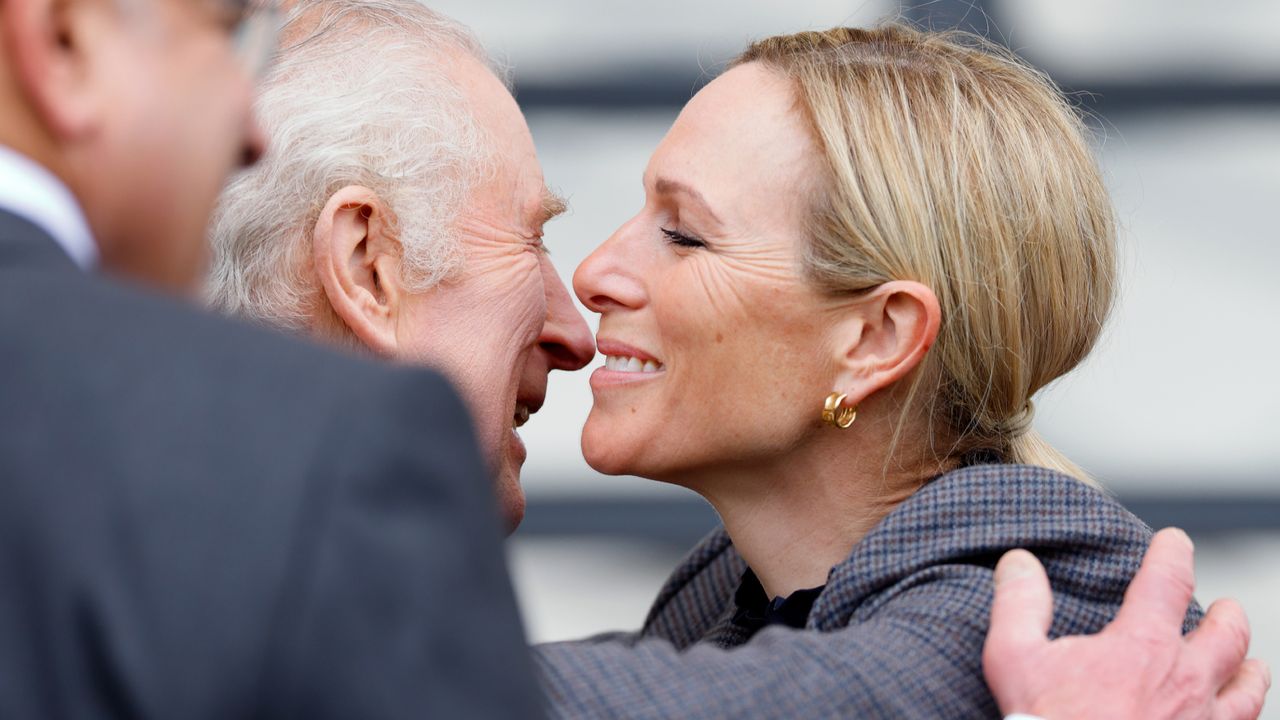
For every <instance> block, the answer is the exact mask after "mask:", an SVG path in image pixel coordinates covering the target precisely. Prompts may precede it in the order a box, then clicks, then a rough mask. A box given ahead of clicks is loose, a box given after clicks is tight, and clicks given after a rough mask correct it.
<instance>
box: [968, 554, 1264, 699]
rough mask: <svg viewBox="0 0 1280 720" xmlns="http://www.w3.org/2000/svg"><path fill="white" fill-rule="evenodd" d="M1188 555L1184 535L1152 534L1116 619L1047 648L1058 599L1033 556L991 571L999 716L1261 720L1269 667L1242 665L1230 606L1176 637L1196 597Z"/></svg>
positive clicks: (1221, 605)
mask: <svg viewBox="0 0 1280 720" xmlns="http://www.w3.org/2000/svg"><path fill="white" fill-rule="evenodd" d="M1192 552H1193V546H1192V544H1191V540H1190V539H1189V538H1188V537H1187V536H1186V534H1185V533H1183V532H1182V531H1181V530H1175V529H1165V530H1162V531H1160V532H1159V533H1156V535H1155V537H1154V538H1153V539H1152V541H1151V547H1150V549H1149V550H1148V551H1147V554H1146V557H1145V558H1144V559H1143V562H1142V568H1141V569H1140V570H1139V571H1138V573H1137V575H1135V576H1134V579H1133V583H1132V584H1131V585H1130V586H1129V590H1128V592H1127V593H1126V594H1125V600H1124V605H1123V606H1122V607H1121V608H1120V612H1119V614H1118V615H1117V616H1116V619H1115V620H1114V621H1113V622H1112V623H1111V624H1109V625H1108V626H1107V627H1106V628H1104V629H1103V630H1102V632H1100V633H1098V634H1097V635H1089V636H1072V637H1063V638H1058V639H1056V640H1052V641H1050V640H1049V639H1048V638H1047V633H1048V630H1049V624H1050V622H1051V621H1052V619H1053V596H1052V592H1051V590H1050V587H1049V581H1048V578H1047V576H1046V575H1045V572H1044V569H1043V568H1042V567H1041V566H1040V563H1039V562H1038V561H1037V560H1036V559H1035V556H1033V555H1032V554H1031V553H1028V552H1026V551H1025V550H1014V551H1012V552H1009V553H1006V554H1005V556H1004V557H1003V558H1002V559H1001V560H1000V563H999V565H997V567H996V575H995V583H996V589H995V601H994V603H993V605H992V608H991V630H990V633H989V634H988V636H987V643H986V647H985V649H984V652H983V670H984V674H985V675H986V679H987V684H988V685H989V686H990V687H991V692H992V694H993V695H994V696H995V698H996V701H997V702H998V703H999V704H1000V709H1001V711H1002V712H1005V713H1029V714H1031V715H1035V716H1038V717H1042V718H1046V719H1047V720H1071V719H1073V718H1092V717H1099V716H1106V717H1114V718H1169V719H1174V718H1177V719H1179V720H1182V719H1191V718H1205V719H1213V720H1228V719H1230V720H1235V719H1237V718H1256V717H1258V715H1259V714H1260V713H1261V712H1262V704H1263V699H1264V697H1265V696H1266V693H1267V690H1268V688H1269V687H1270V685H1271V676H1270V672H1269V670H1268V668H1267V666H1266V664H1265V663H1263V662H1262V661H1261V660H1257V659H1248V660H1246V659H1245V655H1246V654H1247V652H1248V649H1249V622H1248V620H1247V619H1246V617H1245V614H1244V611H1243V610H1242V609H1241V608H1240V606H1239V605H1238V604H1237V603H1236V602H1235V601H1232V600H1221V601H1218V602H1216V603H1214V604H1213V606H1212V607H1210V608H1209V612H1208V613H1207V614H1206V615H1205V618H1204V621H1203V622H1202V623H1201V624H1200V627H1199V628H1197V629H1196V630H1195V631H1194V632H1192V633H1191V634H1189V635H1187V636H1186V637H1183V635H1182V632H1181V629H1182V621H1183V616H1184V614H1185V613H1186V610H1187V605H1188V603H1189V602H1190V601H1191V594H1192V591H1193V590H1194V588H1195V575H1194V572H1193V567H1192Z"/></svg>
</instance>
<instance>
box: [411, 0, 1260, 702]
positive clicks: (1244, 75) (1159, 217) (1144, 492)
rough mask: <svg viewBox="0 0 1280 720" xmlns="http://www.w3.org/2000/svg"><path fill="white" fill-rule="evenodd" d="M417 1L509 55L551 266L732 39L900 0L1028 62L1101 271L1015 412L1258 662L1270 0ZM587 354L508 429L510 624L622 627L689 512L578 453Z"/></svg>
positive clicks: (544, 635) (684, 545)
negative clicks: (1221, 610) (547, 217)
mask: <svg viewBox="0 0 1280 720" xmlns="http://www.w3.org/2000/svg"><path fill="white" fill-rule="evenodd" d="M432 4H433V6H435V7H437V8H438V9H440V10H442V11H443V12H445V13H447V14H449V15H451V16H453V17H455V18H458V19H459V20H461V21H462V22H464V23H467V24H468V25H470V26H471V27H472V28H474V29H475V30H476V32H477V33H478V34H479V35H480V37H481V39H482V40H483V41H484V42H485V43H486V44H487V45H488V47H489V49H490V50H491V51H492V52H494V53H495V54H497V55H498V56H499V57H501V58H504V59H505V60H506V62H507V63H508V64H509V65H510V66H511V68H512V74H513V77H514V80H515V84H516V89H517V98H518V99H519V101H520V103H521V105H522V106H523V108H524V110H525V112H526V114H527V116H528V118H529V123H530V126H531V127H532V130H533V135H534V140H535V141H536V142H537V145H538V150H539V154H540V157H541V160H542V163H543V167H544V168H545V170H546V176H547V179H548V182H549V183H551V185H552V186H553V187H555V188H557V189H558V190H560V191H561V192H562V193H563V194H564V195H566V196H567V197H568V198H570V200H571V204H572V212H571V213H570V215H568V216H567V217H565V218H563V219H560V220H557V221H555V223H554V224H552V225H551V226H550V227H549V229H548V241H547V242H548V245H549V247H550V248H551V249H552V253H553V258H554V260H555V262H556V264H557V266H558V267H559V269H560V272H561V274H562V275H563V277H564V279H565V282H566V283H568V282H569V281H570V278H571V276H572V273H573V269H574V267H575V266H576V265H577V264H578V262H579V261H581V260H582V259H583V258H584V257H585V256H586V255H587V253H588V252H590V250H591V249H592V248H593V247H594V246H595V245H596V244H598V243H599V242H601V241H602V240H604V239H605V238H606V237H608V236H609V234H610V233H612V232H613V230H614V228H616V227H617V226H618V225H619V224H621V223H622V222H623V221H624V220H626V219H627V218H629V217H630V216H631V214H632V213H634V212H635V211H636V210H637V209H638V208H639V207H640V205H641V203H642V199H643V194H642V192H641V187H640V176H641V172H642V170H643V169H644V166H645V163H646V161H647V159H648V156H649V153H650V152H651V151H652V150H653V148H654V147H655V146H656V145H657V143H658V142H659V140H660V139H661V138H662V136H663V134H664V133H665V132H666V129H667V128H668V127H669V125H670V124H671V122H672V120H674V118H675V116H676V114H677V113H678V112H679V109H680V107H681V105H682V104H683V103H684V102H685V101H686V100H688V98H689V97H690V96H691V95H692V94H693V93H694V92H695V91H696V90H697V89H698V87H699V86H700V85H702V84H704V83H705V82H707V81H708V80H709V79H710V78H712V77H714V75H715V74H716V73H717V71H718V70H719V69H720V68H721V67H722V66H723V64H724V62H725V61H726V60H728V59H729V58H731V57H732V56H733V55H734V54H735V53H737V52H738V51H740V50H741V49H742V48H743V47H745V45H746V43H747V42H748V41H750V40H751V39H753V38H759V37H764V36H767V35H773V34H778V33H784V32H793V31H797V30H802V29H821V28H826V27H830V26H833V25H843V24H852V25H868V24H874V23H876V22H879V21H881V20H884V19H892V18H901V19H906V20H910V21H912V22H917V23H920V24H923V25H925V26H930V27H934V28H944V27H962V28H965V29H968V30H971V31H974V32H979V33H981V34H984V35H987V36H989V37H991V38H992V39H994V40H997V41H999V42H1002V43H1004V44H1006V45H1008V46H1010V47H1011V48H1013V49H1014V50H1016V51H1017V52H1018V53H1020V54H1021V55H1022V56H1023V57H1025V58H1026V59H1027V60H1029V61H1030V62H1032V63H1033V64H1035V65H1037V66H1038V67H1040V68H1042V69H1044V70H1046V71H1047V72H1048V73H1049V74H1050V75H1051V76H1052V77H1053V78H1054V79H1055V80H1056V81H1057V82H1058V84H1059V85H1060V86H1062V87H1063V88H1064V89H1065V90H1067V91H1068V92H1069V93H1071V95H1072V97H1073V98H1074V100H1075V102H1076V103H1077V104H1078V105H1079V107H1080V108H1081V109H1082V110H1083V111H1084V112H1086V113H1087V114H1088V115H1089V116H1090V118H1091V123H1092V125H1093V127H1094V130H1095V132H1096V138H1097V153H1098V156H1099V158H1100V161H1101V163H1102V166H1103V168H1104V171H1105V173H1106V175H1107V177H1108V180H1109V182H1110V186H1111V190H1112V193H1113V197H1114V199H1115V203H1116V206H1117V208H1118V211H1119V219H1120V224H1121V234H1120V237H1121V245H1122V255H1123V271H1124V273H1123V291H1122V297H1121V300H1120V303H1119V306H1118V308H1117V310H1116V312H1115V315H1114V316H1113V320H1112V324H1111V326H1110V330H1109V332H1108V334H1107V336H1106V339H1105V341H1104V343H1103V344H1102V346H1101V347H1100V348H1099V349H1098V350H1097V351H1096V352H1095V353H1094V354H1093V356H1092V358H1091V359H1090V361H1089V362H1088V363H1087V364H1086V365H1085V366H1084V367H1082V368H1081V369H1079V370H1078V371H1077V372H1075V373H1074V374H1072V375H1071V376H1069V377H1067V378H1066V379H1064V380H1063V381H1061V382H1060V383H1059V384H1057V385H1056V386H1053V387H1051V388H1049V389H1048V390H1046V391H1045V392H1043V393H1042V395H1041V396H1040V397H1039V398H1037V407H1038V414H1037V418H1036V425H1037V427H1038V428H1039V429H1040V430H1041V431H1042V432H1043V433H1044V434H1045V435H1046V436H1047V437H1048V438H1049V439H1050V441H1051V442H1054V443H1055V444H1056V445H1057V446H1058V447H1060V448H1061V449H1063V450H1064V451H1066V452H1067V454H1068V455H1070V456H1071V457H1072V458H1073V459H1075V460H1076V461H1077V462H1080V463H1081V464H1083V465H1084V466H1085V467H1086V468H1088V469H1090V470H1091V471H1092V472H1094V473H1095V474H1096V475H1097V476H1098V477H1099V478H1100V479H1101V480H1102V481H1103V483H1104V484H1105V485H1106V486H1107V487H1108V488H1109V489H1111V490H1112V491H1113V492H1115V493H1116V494H1117V495H1118V496H1119V497H1120V498H1121V499H1122V500H1123V501H1124V502H1125V503H1126V504H1127V505H1129V506H1130V507H1131V508H1132V509H1133V510H1134V511H1135V512H1136V513H1137V514H1138V515H1139V516H1141V517H1143V518H1144V519H1145V520H1147V521H1148V522H1149V523H1151V524H1152V525H1155V526H1157V527H1159V526H1163V525H1169V524H1177V525H1180V526H1182V527H1184V528H1186V529H1188V530H1189V531H1190V532H1191V535H1192V537H1193V538H1194V539H1195V540H1196V541H1197V545H1198V551H1197V560H1198V563H1199V567H1198V575H1199V578H1200V590H1199V592H1198V596H1199V598H1200V599H1201V601H1202V602H1205V603H1206V604H1207V602H1208V601H1211V600H1213V599H1214V598H1216V597H1220V596H1227V595H1229V596H1234V597H1236V598H1238V599H1240V600H1241V601H1242V602H1243V603H1244V605H1245V608H1246V609H1247V611H1248V612H1249V615H1250V617H1251V619H1252V621H1253V623H1254V628H1255V650H1254V652H1255V654H1259V655H1261V656H1263V657H1264V658H1266V659H1268V660H1269V661H1270V662H1271V663H1272V665H1273V667H1277V666H1280V470H1278V469H1277V468H1280V375H1278V372H1277V371H1278V368H1277V357H1278V356H1280V332H1278V331H1277V330H1278V329H1280V328H1278V326H1280V283H1278V282H1277V280H1276V272H1277V269H1278V268H1280V242H1278V240H1280V231H1278V230H1277V222H1276V211H1277V206H1280V2H1275V0H1232V1H1230V2H1210V1H1209V0H1179V2H1168V1H1167V0H1126V2H1114V1H1113V0H1074V1H1073V2H1062V1H1061V0H1003V1H1000V0H987V1H985V2H975V1H970V0H965V1H960V0H936V1H935V2H927V3H919V4H911V3H908V4H899V3H897V2H893V1H891V0H864V1H862V2H851V1H849V0H787V2H744V1H743V0H680V1H677V0H650V1H649V2H646V3H601V2H595V1H592V0H544V1H543V2H539V3H533V4H530V3H524V2H515V0H509V1H502V0H486V1H485V2H483V3H477V2H473V1H472V0H436V1H435V2H433V3H432ZM591 321H592V322H593V323H594V318H591ZM587 375H588V373H586V372H582V373H575V374H572V375H565V374H563V373H558V374H557V375H555V376H553V377H552V382H551V387H550V393H549V399H548V402H547V405H546V407H545V408H544V409H543V410H542V412H540V413H539V414H538V415H537V416H536V417H535V418H534V420H533V421H532V422H530V424H529V425H527V426H526V427H525V428H524V430H523V431H522V433H523V434H524V436H525V438H526V441H527V442H528V444H529V446H530V448H531V451H530V458H529V461H528V463H527V464H526V466H525V478H526V479H525V487H526V488H527V491H528V494H529V499H530V503H529V511H528V516H527V519H526V520H525V525H524V526H523V527H522V529H521V530H520V531H519V533H518V534H517V536H516V538H515V539H514V540H513V542H512V543H511V547H510V552H511V557H512V561H513V566H514V569H515V574H516V581H517V586H518V592H519V594H520V597H521V602H522V604H523V609H524V612H525V617H526V621H527V623H528V628H529V633H530V635H531V639H533V640H539V641H540V640H551V639H563V638H572V637H579V636H582V635H586V634H589V633H593V632H597V631H601V630H606V629H620V628H634V627H637V626H638V625H639V623H640V622H641V621H642V619H643V617H644V614H645V610H646V608H647V607H648V603H649V601H650V600H651V598H652V596H653V594H654V592H655V591H656V590H657V588H658V586H659V585H660V583H661V582H662V581H663V579H664V578H665V576H666V574H667V573H668V572H669V571H670V570H671V568H672V567H673V566H674V565H675V563H676V562H677V561H678V560H679V559H680V557H681V556H682V554H683V552H684V551H685V550H687V549H688V547H689V546H691V545H692V543H693V542H694V541H696V540H697V538H699V537H700V536H701V535H702V534H703V533H705V532H706V531H707V530H708V529H710V528H711V527H712V526H713V525H714V524H715V516H714V514H713V513H712V512H711V510H710V508H709V507H708V506H706V505H705V504H704V503H703V502H702V501H701V500H700V499H698V498H697V497H695V496H693V495H691V494H690V493H688V492H686V491H683V490H681V489H679V488H673V487H669V486H662V485H659V484H657V483H653V482H650V481H647V480H642V479H637V478H618V477H602V476H600V475H598V474H596V473H594V472H593V471H592V470H591V469H590V468H589V467H587V465H586V464H585V463H584V462H583V461H582V459H581V455H580V452H579V450H578V432H579V430H580V428H581V426H582V421H583V420H584V419H585V417H586V414H587V411H588V409H589V407H590V403H591V394H590V389H589V388H588V386H587ZM1272 706H1273V709H1272V710H1271V711H1270V712H1269V715H1268V716H1269V717H1272V718H1280V709H1276V708H1280V702H1276V701H1275V700H1274V699H1273V701H1272Z"/></svg>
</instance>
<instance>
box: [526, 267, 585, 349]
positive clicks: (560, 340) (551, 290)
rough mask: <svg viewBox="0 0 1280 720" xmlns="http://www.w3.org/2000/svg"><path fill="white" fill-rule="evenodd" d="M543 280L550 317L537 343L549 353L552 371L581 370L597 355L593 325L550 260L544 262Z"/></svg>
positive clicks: (548, 316)
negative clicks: (575, 305)
mask: <svg viewBox="0 0 1280 720" xmlns="http://www.w3.org/2000/svg"><path fill="white" fill-rule="evenodd" d="M543 283H544V287H546V290H547V320H546V322H545V323H544V324H543V326H542V335H541V336H540V337H539V338H538V346H539V347H540V348H541V349H542V351H543V352H544V353H545V354H546V355H547V357H548V359H549V363H548V365H549V368H550V369H551V370H580V369H582V368H584V367H586V365H587V363H589V362H591V359H592V358H593V357H595V355H596V342H595V338H593V337H592V336H591V328H589V327H587V321H586V320H584V319H583V318H582V315H581V314H579V313H578V309H577V308H576V307H574V305H573V299H572V298H570V297H569V291H568V290H567V289H566V288H565V286H564V283H563V282H562V281H561V280H560V275H559V274H558V273H556V271H555V268H553V267H551V263H549V262H547V263H544V270H543Z"/></svg>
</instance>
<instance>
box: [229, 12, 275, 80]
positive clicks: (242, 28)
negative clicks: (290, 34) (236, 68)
mask: <svg viewBox="0 0 1280 720" xmlns="http://www.w3.org/2000/svg"><path fill="white" fill-rule="evenodd" d="M281 23H282V14H281V12H280V5H279V3H278V2H276V1H275V0H255V1H253V2H250V3H249V4H248V6H247V7H246V8H245V10H244V16H243V17H242V18H241V20H240V22H238V23H237V24H236V26H235V30H234V31H233V35H232V43H233V45H234V47H235V52H236V56H237V57H238V58H240V61H241V62H242V63H244V66H245V69H246V70H247V71H248V72H249V75H250V77H253V78H257V79H261V78H262V77H263V75H265V74H266V72H267V69H268V68H269V67H270V66H271V57H272V56H273V55H274V54H275V51H276V42H277V40H279V37H280V27H281Z"/></svg>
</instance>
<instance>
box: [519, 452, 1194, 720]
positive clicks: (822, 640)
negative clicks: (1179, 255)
mask: <svg viewBox="0 0 1280 720" xmlns="http://www.w3.org/2000/svg"><path fill="white" fill-rule="evenodd" d="M1150 537H1151V531H1150V529H1149V528H1148V527H1147V526H1146V525H1145V524H1144V523H1143V522H1142V521H1141V520H1139V519H1138V518H1136V517H1134V516H1133V515H1132V514H1131V513H1129V512H1128V511H1127V510H1125V509H1124V508H1123V507H1121V506H1120V505H1119V504H1118V503H1117V502H1116V501H1115V500H1113V499H1112V498H1110V497H1108V496H1107V495H1105V494H1104V493H1102V492H1099V491H1098V490H1095V489H1093V488H1090V487H1087V486H1085V485H1084V484H1082V483H1080V482H1078V481H1077V480H1074V479H1072V478H1070V477H1068V476H1065V475H1062V474H1060V473H1056V472H1053V471H1051V470H1046V469H1044V468H1037V467H1029V466H1016V465H981V466H975V467H968V468H964V469H961V470H957V471H955V472H951V473H948V474H946V475H943V476H941V477H939V478H937V479H936V480H934V481H933V482H931V483H929V484H928V485H926V486H925V487H924V488H922V489H921V490H920V491H919V492H917V493H916V494H914V495H912V496H911V497H910V498H909V499H908V500H907V501H905V502H903V503H902V504H901V505H899V506H898V507H897V508H895V509H894V511H893V512H892V513H890V514H889V515H888V516H887V517H885V519H884V520H883V521H881V522H880V523H879V524H878V525H877V526H876V527H875V528H874V529H873V530H872V531H871V532H870V533H868V534H867V535H866V537H864V538H863V539H862V541H861V542H859V543H858V544H857V545H856V546H855V547H854V548H853V552H852V553H851V554H850V555H849V557H848V559H846V560H845V561H844V562H843V563H841V564H840V565H837V566H836V567H834V568H832V570H831V573H830V575H829V576H828V582H827V585H826V588H825V589H824V590H823V591H822V593H821V595H819V597H818V599H817V601H816V602H815V603H814V605H813V610H812V612H811V613H810V615H809V620H808V624H807V626H806V628H805V629H804V630H802V631H797V630H792V629H789V628H782V627H769V628H765V629H764V630H762V631H761V632H759V633H758V634H756V635H755V636H754V637H753V638H751V640H750V641H749V642H745V643H744V642H743V638H742V636H741V635H742V634H741V633H740V632H739V631H738V630H737V629H736V627H735V626H734V625H733V623H732V622H731V620H732V617H733V614H734V602H733V596H734V591H735V590H736V589H737V586H738V582H739V580H740V579H741V576H742V573H743V571H744V570H745V569H746V564H745V563H744V562H743V560H742V557H741V556H740V555H738V553H737V552H736V551H735V550H734V548H733V543H732V542H731V541H730V540H729V537H728V536H727V535H726V534H725V532H724V530H723V529H718V530H716V531H714V532H712V533H711V535H709V536H708V537H707V538H705V539H704V540H703V541H702V542H701V543H699V544H698V546H697V547H695V548H694V550H693V552H692V553H690V555H689V557H688V558H687V559H686V560H685V561H684V563H682V564H681V566H680V567H679V568H677V569H676V571H675V573H674V574H673V575H672V576H671V578H670V579H669V580H668V581H667V584H666V586H665V587H664V588H663V589H662V590H661V592H659V594H658V598H657V600H656V601H655V602H654V605H653V608H652V609H651V610H650V612H649V617H648V618H647V619H646V620H645V623H644V626H643V628H642V629H641V630H640V631H639V632H638V633H625V634H621V633H620V634H612V635H604V636H600V637H597V638H592V639H589V640H584V641H579V642H569V643H556V644H550V645H543V646H540V647H538V648H537V649H536V650H535V658H536V661H537V664H538V668H539V674H540V677H541V680H542V684H543V687H544V689H545V690H546V692H547V694H548V698H549V703H550V710H551V714H552V715H553V716H557V717H567V718H829V717H841V718H985V717H999V710H998V709H997V708H996V705H995V702H994V700H993V699H992V698H991V695H990V693H989V692H988V690H987V686H986V684H985V682H984V681H983V678H982V643H983V640H984V638H985V636H986V631H987V621H988V615H989V612H990V605H991V592H992V568H993V567H994V566H995V563H996V561H997V560H998V559H999V558H1000V556H1001V555H1002V554H1003V553H1004V552H1005V551H1006V550H1009V549H1012V548H1016V547H1025V548H1027V549H1029V550H1031V551H1033V552H1034V553H1035V554H1036V555H1037V556H1038V557H1039V558H1040V560H1041V562H1043V563H1044V565H1045V568H1046V569H1047V570H1048V573H1049V577H1050V579H1051V580H1052V583H1053V589H1054V597H1055V600H1056V602H1055V607H1054V622H1053V628H1052V630H1051V633H1052V634H1054V635H1062V634H1080V633H1093V632H1097V631H1098V630H1100V629H1101V628H1102V627H1103V625H1105V624H1106V623H1107V622H1108V621H1110V620H1111V618H1112V617H1113V616H1114V615H1115V612H1116V610H1117V608H1118V607H1119V605H1120V602H1121V599H1122V598H1123V595H1124V590H1125V587H1126V586H1127V585H1128V583H1129V580H1130V578H1131V577H1132V576H1133V573H1134V572H1135V571H1136V570H1137V568H1138V564H1139V563H1140V561H1141V559H1142V554H1143V552H1145V550H1146V547H1147V543H1148V542H1149V540H1150ZM1200 617H1201V612H1200V609H1199V608H1198V607H1197V606H1195V605H1193V606H1192V607H1191V608H1189V609H1188V612H1187V620H1186V625H1185V627H1184V631H1185V630H1190V629H1191V628H1193V627H1194V626H1195V625H1196V623H1198V622H1199V619H1200Z"/></svg>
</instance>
